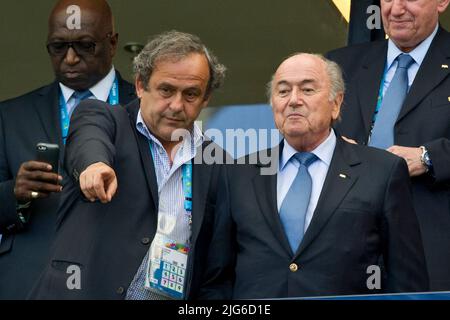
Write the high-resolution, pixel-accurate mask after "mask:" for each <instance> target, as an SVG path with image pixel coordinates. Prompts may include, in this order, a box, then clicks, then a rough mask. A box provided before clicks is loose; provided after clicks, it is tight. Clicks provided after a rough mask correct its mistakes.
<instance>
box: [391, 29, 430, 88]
mask: <svg viewBox="0 0 450 320" xmlns="http://www.w3.org/2000/svg"><path fill="white" fill-rule="evenodd" d="M438 27H439V24H438V25H436V28H435V29H434V31H433V33H431V34H430V35H429V36H428V37H427V38H426V39H425V40H424V41H422V43H420V44H419V45H418V46H417V47H416V48H415V49H414V50H412V51H411V52H408V54H409V55H410V56H411V57H412V58H413V59H414V63H413V64H412V65H411V66H410V67H409V68H408V87H411V85H412V83H413V81H414V79H415V77H416V75H417V72H418V71H419V68H420V66H421V64H422V62H423V60H424V59H425V55H426V54H427V52H428V49H429V48H430V45H431V42H433V39H434V37H435V36H436V33H437V31H438ZM402 53H404V52H403V51H401V50H400V49H399V48H397V46H396V45H395V43H394V42H393V41H392V40H391V39H389V41H388V51H387V60H386V65H387V72H386V75H385V78H384V84H383V96H384V94H385V92H386V89H387V88H388V87H389V84H390V83H391V81H392V79H393V78H394V75H395V71H397V65H398V62H397V60H395V59H397V57H398V56H399V55H400V54H402Z"/></svg>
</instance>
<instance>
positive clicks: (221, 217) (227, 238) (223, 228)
mask: <svg viewBox="0 0 450 320" xmlns="http://www.w3.org/2000/svg"><path fill="white" fill-rule="evenodd" d="M227 176H228V173H227V166H226V165H225V166H224V170H223V171H222V175H221V178H220V182H219V186H218V190H217V202H216V212H215V222H214V230H213V236H212V239H211V243H210V246H209V249H208V257H207V260H206V266H205V275H204V277H203V283H202V285H201V287H200V291H199V295H198V299H200V300H205V299H208V300H220V299H231V298H232V288H233V282H234V264H235V242H234V240H233V239H234V230H233V228H234V226H233V221H232V217H231V208H230V197H229V186H228V177H227Z"/></svg>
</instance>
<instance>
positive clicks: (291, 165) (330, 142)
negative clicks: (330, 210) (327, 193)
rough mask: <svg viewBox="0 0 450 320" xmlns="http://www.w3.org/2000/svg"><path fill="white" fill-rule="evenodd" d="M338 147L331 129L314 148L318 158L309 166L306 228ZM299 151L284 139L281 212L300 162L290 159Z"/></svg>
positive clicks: (279, 177) (279, 182) (279, 181)
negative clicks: (309, 177) (309, 185)
mask: <svg viewBox="0 0 450 320" xmlns="http://www.w3.org/2000/svg"><path fill="white" fill-rule="evenodd" d="M335 147H336V135H335V133H334V131H333V130H331V132H330V135H329V136H328V138H327V139H326V140H325V141H324V142H322V143H321V144H320V145H319V146H318V147H317V148H316V149H314V150H312V151H311V153H314V154H315V155H316V156H317V158H318V159H317V160H316V161H314V162H313V163H312V164H311V165H310V166H309V167H308V172H309V174H310V175H311V179H312V189H311V198H310V200H309V205H308V210H307V211H306V217H305V229H304V231H305V232H306V229H308V226H309V224H310V223H311V219H312V217H313V215H314V210H316V207H317V202H318V201H319V197H320V193H321V192H322V187H323V183H324V182H325V177H326V176H327V173H328V168H329V167H330V163H331V158H332V157H333V153H334V149H335ZM297 152H298V151H297V150H295V149H294V148H293V147H291V146H290V145H289V143H287V141H286V140H284V148H283V152H282V154H281V159H280V163H279V168H278V175H277V207H278V212H280V208H281V204H282V203H283V200H284V198H285V197H286V194H287V193H288V191H289V188H290V187H291V184H292V182H293V181H294V179H295V177H296V175H297V171H298V167H299V164H298V162H297V161H289V160H290V159H291V158H292V156H293V155H294V154H296V153H297Z"/></svg>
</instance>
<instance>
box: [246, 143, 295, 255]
mask: <svg viewBox="0 0 450 320" xmlns="http://www.w3.org/2000/svg"><path fill="white" fill-rule="evenodd" d="M282 148H283V145H282V144H280V145H279V146H277V147H275V148H273V149H271V154H270V157H271V161H270V165H271V166H274V167H275V170H276V172H277V171H278V163H279V155H280V152H281V151H280V150H282ZM274 163H276V165H274ZM266 166H268V165H264V164H261V163H258V164H257V165H256V170H257V173H256V175H255V176H254V178H253V188H254V190H255V195H256V199H257V202H258V205H259V208H260V212H261V213H262V215H263V216H264V219H265V220H266V222H267V224H268V225H269V228H270V230H272V232H273V233H274V235H275V238H276V239H278V240H279V241H280V243H281V245H282V247H283V248H284V249H285V250H286V253H287V254H288V255H292V251H291V247H290V245H289V241H288V239H287V237H286V233H285V232H284V228H283V225H282V223H281V220H280V215H279V214H278V208H277V174H272V175H262V174H261V172H260V171H261V169H262V168H263V167H266Z"/></svg>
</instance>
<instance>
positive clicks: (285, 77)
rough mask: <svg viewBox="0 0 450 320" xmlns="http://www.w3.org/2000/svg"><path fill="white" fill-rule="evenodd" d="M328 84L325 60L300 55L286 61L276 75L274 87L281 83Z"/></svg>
mask: <svg viewBox="0 0 450 320" xmlns="http://www.w3.org/2000/svg"><path fill="white" fill-rule="evenodd" d="M305 82H308V83H311V82H314V83H319V84H320V83H323V84H325V83H328V82H329V78H328V74H327V72H326V64H325V62H324V61H323V60H321V59H319V58H317V57H314V56H310V55H306V54H304V55H298V56H294V57H291V58H288V59H287V60H285V61H284V62H283V63H281V65H280V66H279V67H278V69H277V71H276V72H275V75H274V82H273V84H274V85H277V84H279V83H292V84H300V83H305Z"/></svg>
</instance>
